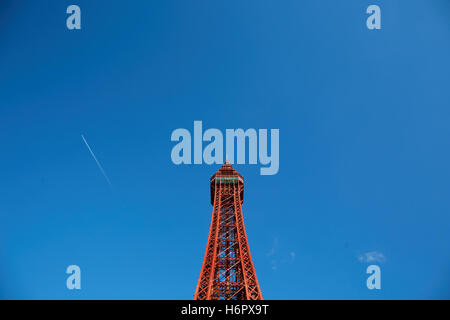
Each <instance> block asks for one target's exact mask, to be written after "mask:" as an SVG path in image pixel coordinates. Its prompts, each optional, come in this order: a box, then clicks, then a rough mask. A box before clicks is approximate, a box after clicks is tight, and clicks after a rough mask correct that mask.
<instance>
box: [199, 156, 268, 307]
mask: <svg viewBox="0 0 450 320" xmlns="http://www.w3.org/2000/svg"><path fill="white" fill-rule="evenodd" d="M210 180H211V204H212V205H213V212H212V219H211V227H210V230H209V236H208V243H207V245H206V252H205V258H204V260H203V265H202V270H201V272H200V277H199V279H198V284H197V289H196V290H195V295H194V300H262V294H261V289H260V288H259V284H258V279H257V278H256V272H255V268H254V267H253V262H252V257H251V255H250V249H249V246H248V241H247V233H246V232H245V226H244V218H243V216H242V209H241V205H242V203H243V202H244V179H243V178H242V176H241V175H240V174H239V173H238V172H237V171H236V170H234V169H233V168H232V167H231V165H230V164H229V163H228V161H225V164H224V165H223V166H222V168H220V170H219V171H217V172H216V174H215V175H213V176H212V177H211V179H210Z"/></svg>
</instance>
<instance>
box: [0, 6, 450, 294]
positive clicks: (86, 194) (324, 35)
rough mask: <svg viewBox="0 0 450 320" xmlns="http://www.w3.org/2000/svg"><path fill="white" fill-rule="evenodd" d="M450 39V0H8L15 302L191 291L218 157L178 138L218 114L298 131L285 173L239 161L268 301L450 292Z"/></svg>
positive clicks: (4, 207) (4, 239) (283, 162)
mask: <svg viewBox="0 0 450 320" xmlns="http://www.w3.org/2000/svg"><path fill="white" fill-rule="evenodd" d="M70 4H78V5H79V6H80V7H81V10H82V30H79V31H69V30H67V28H66V23H65V19H66V17H67V15H66V13H65V11H66V8H67V6H68V5H70ZM370 4H378V5H379V6H380V7H381V10H382V29H381V30H378V31H370V30H368V29H367V28H366V25H365V19H366V14H365V9H366V8H367V6H368V5H370ZM449 39H450V3H449V2H448V1H446V0H421V1H419V0H414V1H413V0H411V1H399V0H397V1H380V0H377V1H360V0H352V1H333V0H327V1H326V0H323V1H315V0H309V1H237V0H235V1H225V2H224V1H104V0H102V1H101V0H97V1H85V0H77V1H43V0H41V1H27V2H21V1H13V0H2V1H1V3H0V147H1V150H2V152H1V157H0V199H1V200H0V284H1V285H0V297H1V298H6V299H100V298H101V299H191V298H192V297H193V294H194V290H195V286H196V283H197V280H198V276H199V272H200V268H201V263H202V259H203V254H204V250H205V246H206V240H207V235H208V231H209V230H208V229H209V224H210V219H211V209H212V208H211V205H210V203H209V177H210V176H211V175H212V174H213V173H214V172H215V171H216V170H217V169H219V166H217V165H212V166H208V165H181V166H176V165H174V164H173V163H172V161H171V158H170V152H171V149H172V147H173V146H174V143H173V142H171V141H170V135H171V132H172V131H173V130H174V129H177V128H187V129H189V130H191V132H192V130H193V121H194V120H202V121H203V126H204V128H205V129H206V128H218V129H220V130H222V131H223V132H224V131H225V129H227V128H243V129H247V128H256V129H259V128H267V129H271V128H279V129H280V171H279V173H278V174H277V175H274V176H261V175H260V174H259V168H260V165H236V166H235V168H236V169H237V170H238V171H239V172H240V173H241V174H242V175H243V176H244V178H245V183H246V185H245V188H246V189H245V202H244V206H243V212H244V219H245V224H246V228H247V233H248V238H249V243H250V249H251V253H252V257H253V261H254V264H255V268H256V272H257V275H258V279H259V282H260V286H261V290H262V293H263V296H264V298H265V299H380V298H381V299H429V298H447V299H448V298H450V276H449V274H450V273H449V271H450V217H449V210H450V200H449V192H450V183H449V181H450V169H449V163H450V151H449V150H450V148H449V147H450V140H449V135H450V126H449V118H450V111H449V107H450V90H449V81H450V61H449V56H450V41H449ZM81 135H84V136H85V138H86V139H87V141H88V142H89V144H90V146H91V147H92V149H93V151H94V152H95V155H96V157H97V158H98V160H99V161H100V162H101V164H102V165H103V167H104V169H105V171H106V173H107V174H108V177H109V179H110V180H111V186H110V185H109V184H108V183H107V181H106V180H105V178H104V176H103V175H102V173H101V172H100V170H99V168H98V167H97V165H96V163H95V161H94V160H93V158H92V156H91V155H90V153H89V151H88V149H87V148H86V146H85V144H84V142H83V140H82V138H81ZM367 257H378V259H379V260H380V261H378V262H376V264H378V265H380V267H381V272H382V280H381V282H382V289H381V290H368V289H367V287H366V278H367V275H366V273H365V270H366V267H367V266H368V265H369V264H370V263H368V262H367V260H364V259H367ZM361 260H363V261H361ZM369 260H370V258H369ZM71 264H76V265H79V266H80V268H81V270H82V289H81V290H79V291H77V290H73V291H69V290H67V289H66V286H65V285H66V277H67V275H66V274H65V270H66V268H67V266H68V265H71Z"/></svg>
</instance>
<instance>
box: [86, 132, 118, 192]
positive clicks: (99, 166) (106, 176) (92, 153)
mask: <svg viewBox="0 0 450 320" xmlns="http://www.w3.org/2000/svg"><path fill="white" fill-rule="evenodd" d="M81 138H82V139H83V141H84V144H85V145H86V147H87V148H88V150H89V152H90V153H91V155H92V158H94V160H95V162H96V163H97V166H98V168H99V169H100V171H101V172H102V174H103V176H104V177H105V179H106V181H107V182H108V184H109V186H110V187H112V184H111V181H110V180H109V178H108V175H107V174H106V172H105V170H104V169H103V167H102V165H101V164H100V162H99V161H98V160H97V157H96V156H95V154H94V152H93V151H92V149H91V147H90V146H89V144H88V142H87V141H86V139H85V138H84V136H83V135H81Z"/></svg>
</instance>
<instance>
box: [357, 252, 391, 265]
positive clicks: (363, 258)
mask: <svg viewBox="0 0 450 320" xmlns="http://www.w3.org/2000/svg"><path fill="white" fill-rule="evenodd" d="M358 261H359V262H362V263H372V262H380V263H383V262H385V261H386V257H385V256H384V254H383V253H381V252H378V251H370V252H366V253H363V254H360V255H359V256H358Z"/></svg>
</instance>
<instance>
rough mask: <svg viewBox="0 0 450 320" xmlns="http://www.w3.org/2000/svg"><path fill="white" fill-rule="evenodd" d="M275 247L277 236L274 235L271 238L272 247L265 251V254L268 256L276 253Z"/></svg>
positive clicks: (276, 245)
mask: <svg viewBox="0 0 450 320" xmlns="http://www.w3.org/2000/svg"><path fill="white" fill-rule="evenodd" d="M277 247H278V238H277V237H274V238H273V244H272V248H270V251H269V252H267V256H268V257H272V256H274V255H275V253H276V250H277Z"/></svg>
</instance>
